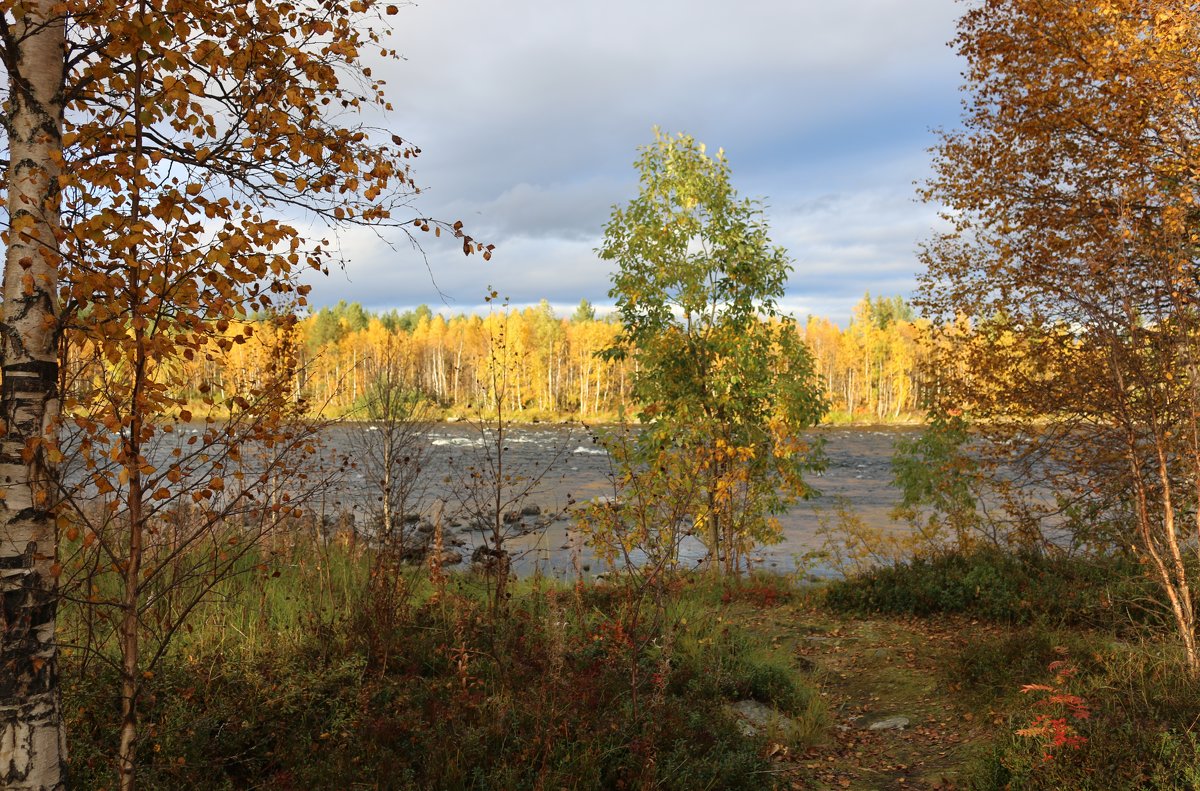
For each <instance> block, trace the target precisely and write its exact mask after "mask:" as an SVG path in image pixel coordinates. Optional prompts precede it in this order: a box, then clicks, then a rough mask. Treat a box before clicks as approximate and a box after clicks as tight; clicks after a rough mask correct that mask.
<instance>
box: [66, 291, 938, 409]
mask: <svg viewBox="0 0 1200 791" xmlns="http://www.w3.org/2000/svg"><path fill="white" fill-rule="evenodd" d="M285 325H286V326H285ZM620 330H621V325H620V323H619V321H617V319H616V317H615V316H598V315H597V313H596V310H595V308H594V307H593V306H592V305H591V304H590V303H589V302H588V301H587V300H583V301H581V303H580V305H579V307H578V308H577V309H576V310H575V311H574V312H573V313H572V314H571V315H569V316H560V315H557V314H556V313H555V311H554V310H553V308H552V307H551V306H550V305H549V304H548V303H547V302H546V301H545V300H542V302H541V303H540V304H538V305H532V306H528V307H524V308H520V309H517V308H511V309H497V310H494V311H492V312H490V313H488V314H484V315H474V314H459V315H454V316H445V315H442V314H440V313H435V312H433V310H431V309H430V308H429V307H428V306H426V305H421V306H419V307H417V308H416V309H414V310H408V311H398V310H391V311H379V312H374V311H369V310H366V309H364V308H363V307H362V305H360V304H358V303H356V302H349V303H347V302H345V301H342V302H339V303H338V304H336V305H332V306H327V307H323V308H320V309H319V310H315V311H312V312H311V313H310V314H309V315H308V316H307V317H305V318H301V319H298V320H296V321H295V322H290V321H289V322H281V319H280V318H278V317H273V316H269V315H261V316H259V317H256V318H253V319H246V318H243V319H242V320H233V321H230V322H229V323H228V326H227V327H226V328H225V330H224V332H223V335H224V336H225V337H226V338H227V340H228V341H229V343H228V345H227V347H226V348H224V349H216V348H214V349H212V350H209V352H208V353H206V354H199V355H195V356H194V357H193V359H191V360H182V361H174V362H173V363H172V364H174V365H178V366H181V369H182V370H181V375H180V376H179V377H178V378H177V379H176V381H178V382H181V383H185V385H184V387H185V390H184V391H183V392H181V393H179V394H178V395H179V396H180V397H182V398H184V399H185V400H188V401H190V402H191V403H193V404H198V403H200V402H203V401H204V400H206V399H207V400H211V401H213V402H214V403H223V402H224V401H226V399H227V398H228V397H230V396H232V395H234V394H237V393H241V392H244V391H246V389H247V388H256V387H260V386H261V385H262V384H264V383H265V382H267V381H270V380H271V378H272V376H274V375H276V373H277V371H276V368H277V365H278V361H279V359H280V348H281V346H285V345H286V346H288V347H289V348H290V349H291V351H292V352H293V353H294V354H295V355H296V358H297V364H296V368H295V370H294V371H293V373H292V375H291V387H292V391H293V395H294V396H295V397H297V398H303V399H304V400H305V401H306V402H307V403H308V404H309V405H310V406H311V407H312V408H314V409H317V410H323V411H325V412H326V413H327V414H353V413H354V410H355V409H356V407H358V406H361V405H362V402H363V399H364V397H365V395H366V393H367V392H368V389H369V388H370V386H371V384H372V383H373V382H375V381H377V380H378V378H379V376H380V373H381V370H382V367H383V366H384V361H385V360H390V359H392V357H393V356H395V357H397V358H398V359H399V360H400V366H401V373H400V378H401V380H402V381H403V382H405V383H406V386H407V387H409V388H411V389H412V390H413V391H414V392H418V393H421V394H423V395H424V396H425V397H426V398H427V399H428V400H429V401H431V402H432V403H433V404H435V405H436V406H437V407H439V408H440V409H441V410H442V411H443V412H444V414H446V415H461V414H464V413H468V412H470V411H472V410H476V409H479V408H481V407H482V406H483V405H484V404H487V403H489V402H490V394H489V392H488V385H487V383H488V381H489V380H490V377H489V366H490V365H493V364H494V359H495V358H493V357H492V356H491V354H490V350H491V347H492V346H493V345H494V344H495V343H496V342H497V341H498V339H500V338H501V337H503V338H504V343H505V346H506V358H505V359H506V362H505V365H506V367H507V368H508V374H509V376H510V381H509V386H508V390H507V392H506V394H505V399H506V404H505V409H506V410H507V411H508V412H509V414H512V415H515V416H517V418H518V419H520V417H522V416H526V417H529V418H533V417H538V418H541V417H549V416H556V417H574V418H578V419H581V420H595V419H598V418H608V419H611V418H614V417H616V416H617V415H618V414H620V413H621V412H622V411H624V412H625V413H626V414H633V412H634V411H635V407H636V404H635V403H634V399H633V396H632V393H631V389H630V381H631V374H632V371H633V365H634V364H633V363H632V362H631V361H628V360H617V359H606V358H605V357H604V356H603V354H602V352H603V351H604V350H605V349H608V348H610V347H611V346H612V345H613V344H614V343H615V341H616V338H617V336H618V335H619V333H620ZM928 330H929V324H928V322H926V321H923V320H921V319H919V318H917V317H916V316H915V315H914V313H913V309H912V307H911V306H910V305H909V304H908V302H907V301H905V300H904V299H903V298H902V297H899V296H896V297H890V298H885V297H875V298H872V297H871V296H870V295H869V294H868V295H866V296H864V297H863V298H862V299H861V300H860V301H859V302H858V304H857V305H856V306H855V307H854V310H853V313H852V316H851V318H850V321H849V322H848V323H847V325H846V326H845V327H842V326H840V325H839V324H837V323H836V322H834V321H832V320H830V319H827V318H820V317H809V318H808V319H807V321H805V322H802V323H798V326H797V328H796V332H797V333H798V335H799V336H800V339H801V340H803V341H804V342H805V344H806V345H807V347H808V348H809V350H810V351H811V353H812V355H813V359H814V364H815V370H816V374H817V376H818V379H819V381H820V383H821V385H822V387H823V388H824V390H825V392H826V394H827V398H828V400H829V402H830V404H831V407H832V410H833V412H834V413H835V414H838V415H840V416H845V417H853V418H855V419H858V420H881V421H887V420H895V419H898V418H904V417H907V416H912V415H915V414H918V413H919V412H920V411H921V409H922V399H923V398H924V397H925V394H926V392H927V389H928V386H929V385H928V382H929V376H928V372H927V370H926V367H925V362H926V360H927V358H928V355H929V350H928V348H927V347H926V346H925V345H923V344H924V340H923V339H924V338H926V336H927V335H928ZM239 338H241V339H243V341H245V342H242V341H239V340H237V339H239ZM75 343H77V344H78V350H77V351H76V352H75V353H72V354H70V355H68V359H69V360H70V363H69V365H68V367H69V369H70V370H69V374H68V376H67V379H69V380H70V381H71V382H73V383H74V386H75V387H76V388H79V389H87V388H90V387H92V386H93V385H94V384H95V382H97V381H99V380H100V377H101V372H100V371H101V369H102V368H103V366H104V365H105V364H106V363H105V362H104V360H103V359H102V358H100V357H98V356H97V355H96V354H95V353H94V351H95V350H94V349H93V347H92V344H91V343H90V342H89V341H88V340H87V339H85V338H82V337H80V338H78V339H77V340H76V341H75Z"/></svg>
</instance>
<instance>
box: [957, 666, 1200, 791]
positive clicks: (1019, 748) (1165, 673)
mask: <svg viewBox="0 0 1200 791" xmlns="http://www.w3.org/2000/svg"><path fill="white" fill-rule="evenodd" d="M1071 657H1072V660H1074V659H1076V656H1075V655H1074V654H1071ZM1078 658H1080V659H1085V660H1086V661H1084V662H1081V663H1079V672H1078V673H1077V674H1076V675H1074V676H1072V677H1071V678H1070V679H1069V680H1068V681H1067V683H1066V685H1065V687H1066V689H1065V691H1066V692H1068V693H1070V694H1072V695H1075V696H1078V697H1079V698H1080V699H1082V700H1084V701H1086V707H1087V711H1088V717H1087V718H1086V719H1075V720H1072V722H1071V728H1072V730H1073V731H1075V732H1076V733H1077V734H1078V736H1079V737H1081V738H1082V741H1079V742H1076V743H1075V744H1074V746H1071V745H1059V746H1058V747H1057V748H1054V745H1049V748H1048V745H1047V744H1046V742H1045V740H1044V739H1039V738H1031V737H1030V736H1029V735H1021V734H1019V733H1018V731H1021V730H1025V729H1027V728H1028V726H1029V725H1030V723H1031V722H1036V721H1037V718H1038V716H1039V715H1043V714H1045V712H1046V711H1047V709H1046V707H1045V706H1044V705H1042V703H1043V701H1041V700H1039V699H1038V698H1036V697H1031V696H1020V698H1019V699H1018V700H1016V702H1015V706H1014V711H1013V713H1012V715H1011V716H1010V718H1009V728H1010V731H1011V733H1010V735H1009V736H1008V737H1006V738H1005V737H1002V738H1001V739H1000V740H998V741H997V743H996V744H995V745H994V746H993V747H992V748H991V750H990V751H989V752H988V753H987V754H985V755H984V756H982V757H981V758H980V759H979V760H978V762H977V764H976V765H975V767H974V769H973V772H972V774H971V777H970V782H969V783H968V784H967V787H968V788H972V789H977V790H978V791H984V790H987V791H991V790H992V789H995V790H996V791H999V790H1000V789H1029V790H1030V791H1033V790H1035V789H1037V790H1040V789H1046V790H1047V791H1049V790H1050V789H1063V788H1070V789H1081V790H1082V791H1102V790H1107V789H1114V790H1116V789H1131V788H1138V789H1195V788H1200V745H1198V744H1197V739H1196V736H1195V734H1194V733H1193V732H1192V728H1193V726H1194V723H1195V717H1196V702H1197V700H1198V699H1200V695H1198V693H1200V684H1198V683H1197V681H1196V679H1194V678H1192V677H1190V676H1189V675H1188V673H1187V671H1186V669H1185V667H1184V665H1183V663H1182V662H1181V661H1179V657H1178V656H1170V655H1163V654H1162V653H1160V652H1158V651H1156V650H1151V649H1148V648H1146V647H1144V646H1129V645H1116V646H1113V647H1110V648H1108V649H1106V650H1104V651H1102V652H1093V653H1092V654H1091V655H1090V656H1080V657H1078ZM1040 675H1041V676H1045V675H1046V673H1045V671H1044V670H1043V672H1042V674H1040ZM1029 680H1031V681H1033V680H1042V679H1040V678H1031V679H1029ZM1050 683H1051V684H1053V682H1050Z"/></svg>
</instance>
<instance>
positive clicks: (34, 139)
mask: <svg viewBox="0 0 1200 791" xmlns="http://www.w3.org/2000/svg"><path fill="white" fill-rule="evenodd" d="M54 5H55V3H54V0H33V1H32V2H30V3H29V4H28V11H27V13H26V14H25V15H23V16H22V17H21V18H20V19H18V20H16V21H15V22H13V23H11V28H10V30H9V31H8V33H9V37H7V38H6V39H5V40H4V41H3V42H2V46H3V47H4V48H5V55H6V57H5V62H6V63H7V64H8V65H9V74H8V79H9V108H8V112H9V115H8V119H7V120H8V124H9V152H8V153H9V165H8V171H7V174H6V189H7V196H6V197H7V202H8V211H9V217H10V223H11V226H10V235H9V242H8V248H7V250H6V251H5V261H4V303H3V305H2V306H0V317H2V324H0V353H2V355H3V358H2V362H0V365H2V370H3V380H2V387H0V420H3V425H2V426H0V601H2V604H0V787H3V788H5V789H12V790H15V789H22V790H23V791H26V790H32V789H36V790H37V791H46V790H47V789H62V788H65V787H66V771H65V763H66V743H65V739H64V735H63V730H62V718H61V715H60V707H59V691H58V661H57V650H56V645H55V637H54V620H55V608H56V605H57V590H56V588H57V580H56V577H55V569H54V564H55V556H56V546H55V529H54V519H53V514H52V508H53V500H52V497H53V489H52V487H51V486H50V477H49V476H50V474H51V471H50V467H49V464H48V462H47V460H46V451H47V449H48V448H50V447H52V443H42V442H40V440H42V439H43V438H50V439H52V438H51V432H52V431H53V429H52V426H53V424H54V422H55V420H56V419H57V416H58V396H57V385H58V355H57V348H56V345H57V344H56V342H55V336H56V328H55V324H56V317H57V312H58V308H57V304H58V303H57V299H58V298H57V291H58V265H59V254H58V249H59V248H58V229H59V197H58V192H59V186H58V176H59V173H60V172H61V162H62V110H63V108H62V83H63V69H64V67H65V61H64V58H65V50H64V25H63V20H62V19H61V17H60V18H55V17H54V16H53V14H54V13H55V12H54V11H52V8H53V6H54ZM59 13H61V12H59Z"/></svg>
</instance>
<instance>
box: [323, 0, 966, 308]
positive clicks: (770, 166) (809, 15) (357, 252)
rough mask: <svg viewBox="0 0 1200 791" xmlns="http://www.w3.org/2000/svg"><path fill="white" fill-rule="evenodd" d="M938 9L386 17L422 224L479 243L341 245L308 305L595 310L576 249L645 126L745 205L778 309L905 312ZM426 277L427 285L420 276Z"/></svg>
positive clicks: (540, 10) (804, 6)
mask: <svg viewBox="0 0 1200 791" xmlns="http://www.w3.org/2000/svg"><path fill="white" fill-rule="evenodd" d="M958 11H959V8H958V7H956V6H955V5H954V4H952V3H942V2H938V3H913V2H908V1H906V0H843V1H842V2H837V3H829V2H814V1H813V0H794V1H793V2H789V3H779V2H777V0H746V2H743V3H742V4H740V5H738V6H737V7H736V8H734V7H731V6H730V5H729V4H728V2H724V1H723V2H716V0H640V2H637V1H635V0H610V2H607V3H589V4H580V3H569V2H562V0H511V1H510V2H507V3H495V2H488V1H487V0H437V2H427V3H422V4H420V5H416V6H414V7H409V8H406V9H404V10H403V11H402V13H401V14H399V15H398V16H396V17H392V19H394V20H396V24H397V29H396V35H395V36H394V41H393V43H394V44H395V46H396V47H397V48H398V49H400V50H401V51H402V52H404V54H405V56H406V59H405V60H400V61H390V62H387V63H379V64H375V66H374V68H375V71H376V73H377V74H381V75H383V76H384V77H385V78H386V79H387V80H388V82H389V85H390V87H391V89H392V90H391V96H392V98H393V102H394V105H395V111H394V112H393V113H391V114H390V116H389V117H388V118H387V119H386V123H387V124H388V125H389V126H391V127H393V130H394V131H396V132H398V133H400V134H401V135H403V136H404V137H405V138H406V139H411V140H414V141H416V142H417V143H418V144H419V145H420V146H421V147H422V149H423V154H422V155H421V157H420V158H419V159H418V160H416V162H415V164H414V169H415V175H416V178H417V180H418V183H420V184H421V185H422V187H423V192H422V194H421V195H420V196H419V198H418V201H419V204H420V208H421V211H422V212H423V213H425V214H428V215H432V216H437V217H442V218H445V219H448V220H454V219H461V220H463V222H465V223H466V225H467V229H468V231H469V232H470V233H472V234H473V235H475V236H477V237H478V238H482V239H486V240H487V241H489V242H493V243H495V244H497V245H498V249H497V252H496V256H495V257H494V258H493V260H492V262H490V263H485V262H483V261H482V260H480V259H479V258H478V257H472V258H466V259H464V258H463V256H462V255H461V252H460V251H459V248H458V247H457V245H455V244H454V243H453V242H452V241H448V240H446V239H441V240H435V239H433V238H432V237H424V236H422V237H421V242H422V243H423V245H424V248H425V252H426V254H427V256H428V268H427V267H426V259H425V258H424V257H423V256H422V255H420V254H418V253H417V252H415V251H414V250H412V249H411V247H410V246H409V244H408V241H407V239H406V238H404V237H403V236H402V235H399V234H393V235H391V236H389V237H388V241H389V242H390V245H389V244H385V243H383V242H381V241H380V240H378V239H374V238H373V237H371V236H370V235H360V234H358V233H352V234H350V235H349V236H348V238H347V239H346V240H345V246H344V250H345V251H346V253H347V257H348V258H349V260H350V264H349V267H348V270H347V273H345V274H338V273H335V274H334V275H333V276H331V277H330V278H328V279H325V280H324V281H323V282H320V283H318V284H317V287H316V290H315V292H314V295H313V301H314V302H315V303H316V304H324V303H327V302H334V301H336V300H337V299H341V298H345V299H350V300H357V301H360V302H363V303H364V304H366V305H368V306H371V307H390V306H411V305H416V304H419V303H429V304H431V305H435V306H436V305H438V304H441V296H440V295H439V292H438V289H437V288H435V286H434V284H433V280H436V284H437V287H440V289H441V293H442V294H445V295H447V297H448V299H447V301H450V304H451V305H452V306H457V305H467V304H475V303H476V302H477V301H478V299H479V295H481V294H482V292H483V289H484V288H485V287H486V286H487V285H488V284H489V283H491V284H493V285H495V286H497V287H500V288H502V290H505V292H506V293H509V294H510V295H511V296H512V297H513V299H514V301H530V302H536V301H537V300H538V299H540V298H543V297H545V298H548V299H550V301H551V302H552V303H555V304H564V305H574V304H576V303H577V302H578V300H579V299H580V298H584V297H586V298H588V299H590V300H593V301H595V302H598V303H602V302H605V301H607V299H606V297H605V296H604V295H605V294H606V292H607V289H608V272H607V268H606V265H605V264H603V263H602V262H600V261H598V260H596V257H595V255H594V253H593V252H592V251H593V250H594V248H595V247H596V246H598V244H599V243H600V238H601V234H602V229H603V226H604V223H605V222H606V221H607V219H608V216H609V214H610V209H611V206H612V205H613V204H614V203H623V202H625V201H627V200H628V199H629V198H630V197H632V196H633V195H634V194H635V192H636V188H637V179H636V173H635V172H634V170H633V167H632V162H633V160H634V159H635V157H636V155H637V154H636V148H637V147H638V146H639V145H644V144H646V143H648V142H649V141H650V139H651V135H650V127H651V125H652V124H655V123H658V124H660V125H662V126H663V127H664V128H665V129H668V130H672V131H674V130H685V131H688V132H690V133H692V134H694V135H695V136H696V137H697V138H699V139H701V140H704V141H705V142H707V143H708V144H709V145H710V146H711V147H712V148H716V147H718V146H720V147H724V148H725V149H726V150H727V152H728V154H729V158H730V163H731V167H732V170H733V181H734V185H735V187H736V188H737V189H738V190H739V191H740V192H741V194H743V195H745V196H750V197H754V196H761V197H763V198H765V203H766V206H767V209H768V220H769V222H770V224H771V227H772V229H773V236H774V238H775V240H776V241H777V242H779V243H781V244H784V245H785V246H786V247H788V249H789V250H790V252H791V254H792V256H793V258H794V259H795V261H796V270H797V271H796V273H795V275H794V276H793V277H792V279H791V281H790V282H789V284H788V292H789V296H788V299H789V301H790V303H792V304H796V305H797V306H802V307H806V308H807V307H811V309H812V310H813V311H815V312H817V313H822V314H825V315H831V316H833V317H834V318H838V319H839V320H844V319H845V318H846V317H848V315H849V305H851V304H853V300H855V299H857V298H858V297H860V296H861V294H862V292H863V291H866V290H870V291H871V292H872V293H885V294H887V293H904V294H907V293H908V292H909V291H910V290H911V288H912V285H913V283H914V272H915V271H916V269H917V262H916V259H915V256H914V255H913V250H914V249H915V247H916V245H917V243H918V241H919V240H920V239H922V238H924V237H925V236H927V235H928V233H929V229H930V227H931V226H932V225H933V224H934V223H935V222H936V218H935V216H934V215H935V212H934V211H933V210H932V209H931V208H930V207H926V206H921V205H919V204H916V203H914V201H913V187H912V184H913V182H914V181H918V180H920V179H922V178H924V177H925V175H926V174H927V172H928V154H927V153H926V149H927V148H928V147H929V146H930V145H932V144H933V143H934V138H933V137H932V135H931V134H930V133H929V131H928V130H929V129H930V128H931V127H938V126H949V125H953V123H954V119H955V117H956V116H957V112H958V101H959V100H958V95H957V91H956V86H957V82H958V79H959V77H958V72H959V70H960V65H959V64H958V62H957V60H956V59H955V56H954V54H953V53H952V52H951V51H950V50H949V49H948V48H947V47H946V46H945V43H944V42H946V41H947V40H949V39H950V38H952V36H953V33H954V18H955V14H956V13H957V12H958ZM430 271H432V273H433V278H432V279H431V275H430Z"/></svg>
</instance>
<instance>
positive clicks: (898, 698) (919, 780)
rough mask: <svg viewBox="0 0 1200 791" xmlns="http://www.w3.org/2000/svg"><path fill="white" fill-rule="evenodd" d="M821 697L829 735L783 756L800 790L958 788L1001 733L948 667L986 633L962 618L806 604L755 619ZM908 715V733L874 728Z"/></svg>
mask: <svg viewBox="0 0 1200 791" xmlns="http://www.w3.org/2000/svg"><path fill="white" fill-rule="evenodd" d="M748 617H749V618H750V621H751V624H752V625H753V626H754V628H755V629H756V630H761V632H762V633H763V634H766V635H767V636H768V638H769V639H770V640H771V643H772V645H773V646H775V647H777V648H778V649H780V650H783V651H787V652H788V653H789V654H790V655H791V656H792V657H793V658H794V661H795V664H796V666H797V669H798V670H799V671H800V672H803V673H805V674H806V675H807V677H808V680H809V681H810V683H812V684H813V685H814V686H816V687H817V688H818V689H820V690H821V695H822V696H823V697H824V699H825V703H826V707H827V710H828V712H829V715H830V723H829V728H828V734H829V736H828V737H827V739H826V740H825V742H824V743H823V744H820V745H818V746H816V747H814V748H811V749H810V750H808V751H807V753H806V754H804V755H778V756H777V759H778V764H779V770H780V773H781V775H783V777H784V778H785V779H786V780H787V781H788V783H789V784H790V785H791V787H792V788H796V789H843V788H849V789H943V791H945V790H946V789H954V788H958V787H959V786H958V782H959V780H960V779H961V777H962V770H963V769H964V767H965V765H966V764H967V763H968V762H969V761H970V760H971V758H972V754H973V751H975V750H978V749H979V748H980V747H981V746H982V745H984V744H985V743H986V742H987V740H988V738H989V737H990V735H991V733H992V729H993V728H994V727H995V726H994V725H993V723H992V722H991V721H990V718H989V717H988V715H986V713H985V714H983V715H982V716H981V715H980V714H979V713H978V712H976V711H973V710H972V706H971V705H970V703H969V701H967V700H966V699H965V697H964V695H963V694H962V692H961V691H960V690H957V689H953V688H951V684H950V682H949V681H948V674H947V673H946V672H945V670H944V669H943V668H944V667H945V666H946V663H947V662H952V661H954V657H955V655H956V654H957V653H958V651H959V650H960V649H961V647H962V646H963V645H965V644H966V642H967V641H968V640H970V639H972V638H973V637H975V636H978V635H980V634H982V633H983V632H984V631H985V628H984V627H981V626H979V625H976V624H972V623H970V622H968V621H964V620H961V619H937V620H924V619H879V618H875V619H861V620H856V619H845V618H840V617H838V616H835V615H831V614H830V613H829V612H827V611H825V610H822V609H819V608H814V607H810V606H805V605H783V606H779V607H769V608H764V609H762V610H759V611H758V612H757V613H755V614H748ZM897 717H902V718H904V719H905V720H907V725H905V726H904V727H902V728H899V727H896V728H886V729H876V730H872V729H871V728H870V726H871V725H872V724H876V723H880V722H881V721H885V720H887V719H889V718H897Z"/></svg>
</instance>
